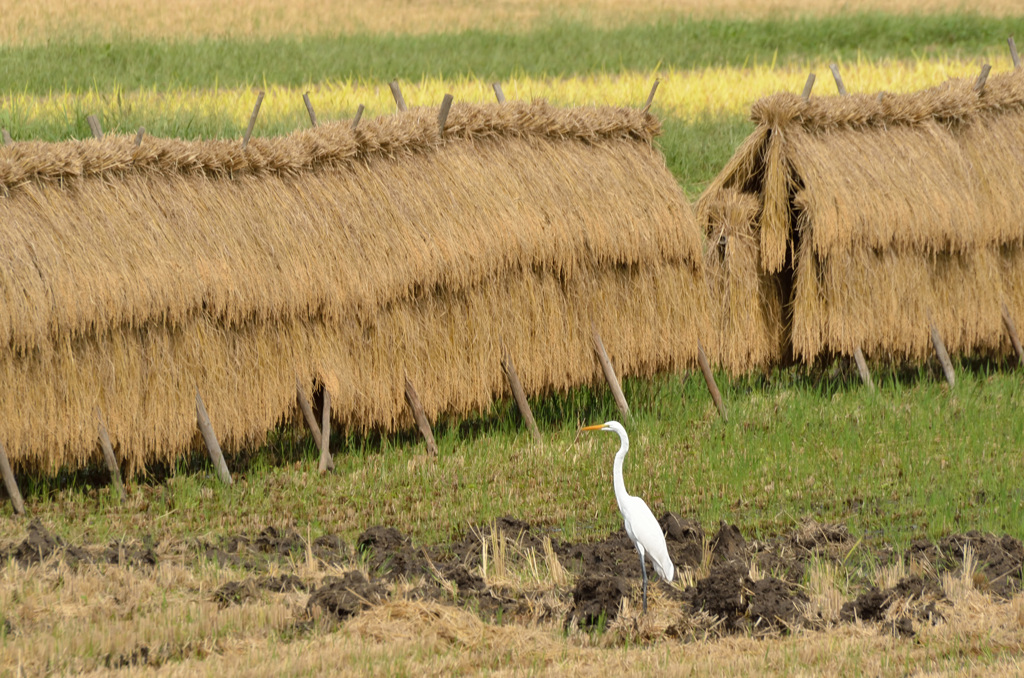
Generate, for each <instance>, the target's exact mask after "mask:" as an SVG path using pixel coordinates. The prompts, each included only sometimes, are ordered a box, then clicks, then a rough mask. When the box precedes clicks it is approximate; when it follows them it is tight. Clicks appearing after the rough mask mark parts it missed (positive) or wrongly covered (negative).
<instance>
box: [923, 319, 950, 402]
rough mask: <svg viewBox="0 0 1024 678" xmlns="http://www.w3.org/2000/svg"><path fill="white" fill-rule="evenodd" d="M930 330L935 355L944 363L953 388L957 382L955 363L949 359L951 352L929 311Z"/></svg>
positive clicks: (943, 369)
mask: <svg viewBox="0 0 1024 678" xmlns="http://www.w3.org/2000/svg"><path fill="white" fill-rule="evenodd" d="M927 315H928V330H929V331H930V332H931V335H932V347H933V348H934V349H935V355H936V356H937V357H938V359H939V364H940V365H942V373H943V374H944V375H946V382H947V383H948V384H949V387H950V388H953V386H954V384H955V383H956V375H955V374H954V372H953V363H952V362H951V361H950V359H949V352H947V351H946V344H944V343H943V342H942V337H941V336H939V330H938V328H937V327H935V321H934V320H932V314H931V312H930V311H929V312H928V314H927Z"/></svg>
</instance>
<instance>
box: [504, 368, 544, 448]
mask: <svg viewBox="0 0 1024 678" xmlns="http://www.w3.org/2000/svg"><path fill="white" fill-rule="evenodd" d="M501 369H502V371H503V372H504V373H505V378H506V379H508V385H509V386H511V387H512V396H513V397H514V398H515V399H516V406H517V407H518V408H519V414H521V415H523V421H525V422H526V428H528V429H529V430H530V435H531V436H533V442H535V443H537V444H538V445H540V444H541V443H542V442H544V439H543V438H541V436H540V430H538V429H537V422H536V421H535V420H534V418H533V410H531V409H530V403H529V401H527V400H526V391H524V390H523V385H522V383H521V382H520V381H519V375H518V374H517V373H516V368H515V365H513V364H512V357H511V356H510V355H509V354H508V351H505V356H504V357H503V358H502V359H501Z"/></svg>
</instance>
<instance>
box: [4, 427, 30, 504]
mask: <svg viewBox="0 0 1024 678" xmlns="http://www.w3.org/2000/svg"><path fill="white" fill-rule="evenodd" d="M0 475H2V476H3V477H4V487H6V488H7V496H8V497H10V498H11V506H13V507H14V512H15V513H17V514H18V515H19V516H23V515H25V500H24V499H22V498H21V492H19V491H18V483H16V482H15V481H14V472H13V471H12V470H11V462H10V460H8V459H7V450H5V449H4V444H3V443H0Z"/></svg>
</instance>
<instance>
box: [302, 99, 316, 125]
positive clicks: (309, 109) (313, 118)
mask: <svg viewBox="0 0 1024 678" xmlns="http://www.w3.org/2000/svg"><path fill="white" fill-rule="evenodd" d="M302 102H303V103H304V104H306V113H309V121H310V122H311V123H313V127H316V113H315V112H314V111H313V104H312V103H311V102H310V100H309V92H303V94H302Z"/></svg>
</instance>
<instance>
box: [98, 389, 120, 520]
mask: <svg viewBox="0 0 1024 678" xmlns="http://www.w3.org/2000/svg"><path fill="white" fill-rule="evenodd" d="M96 420H97V421H99V426H100V448H102V450H103V462H104V463H105V464H106V465H107V470H108V471H110V484H111V485H113V486H114V491H115V492H117V499H118V501H122V502H123V501H124V483H123V482H121V469H120V468H118V466H117V457H115V456H114V446H113V445H111V444H110V434H109V433H108V432H107V425H106V424H105V423H104V422H103V412H101V411H100V408H98V407H97V408H96Z"/></svg>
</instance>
